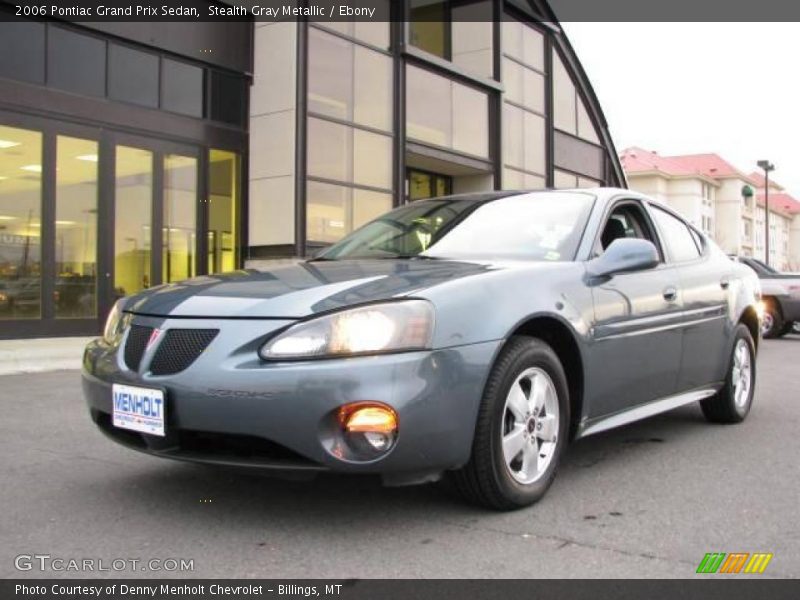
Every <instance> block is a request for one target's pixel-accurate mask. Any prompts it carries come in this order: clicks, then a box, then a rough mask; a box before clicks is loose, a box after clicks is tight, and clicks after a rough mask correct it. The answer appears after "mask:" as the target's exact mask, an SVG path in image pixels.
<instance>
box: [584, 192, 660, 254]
mask: <svg viewBox="0 0 800 600" xmlns="http://www.w3.org/2000/svg"><path fill="white" fill-rule="evenodd" d="M651 231H652V230H651V229H650V227H649V225H648V223H647V220H646V219H645V216H644V213H643V212H642V209H641V208H639V207H638V206H636V205H635V204H622V205H620V206H617V207H615V208H614V210H613V211H611V214H610V215H609V217H608V220H607V221H606V224H605V226H604V227H603V230H602V233H601V234H600V238H599V239H598V240H597V243H596V245H595V249H594V255H595V256H600V255H601V254H602V253H603V252H605V251H606V250H607V249H608V247H609V246H610V245H611V243H612V242H613V241H614V240H617V239H619V238H639V239H642V240H648V241H650V242H653V243H654V244H655V240H654V239H653V234H652V233H651Z"/></svg>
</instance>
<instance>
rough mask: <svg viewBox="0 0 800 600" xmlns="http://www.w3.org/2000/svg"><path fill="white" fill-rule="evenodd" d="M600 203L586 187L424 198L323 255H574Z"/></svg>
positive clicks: (530, 257) (540, 257) (555, 258)
mask: <svg viewBox="0 0 800 600" xmlns="http://www.w3.org/2000/svg"><path fill="white" fill-rule="evenodd" d="M593 202H594V196H593V195H591V194H589V193H581V192H532V193H529V194H521V195H516V196H507V197H505V198H497V199H494V200H489V201H480V200H476V199H469V198H458V197H454V198H439V199H434V200H421V201H417V202H414V203H413V204H409V205H407V206H403V207H401V208H398V209H395V210H393V211H391V212H389V213H386V214H385V215H383V216H382V217H380V218H378V219H376V220H375V221H372V222H370V223H368V224H366V225H365V226H363V227H361V228H360V229H358V230H356V231H354V232H353V233H351V234H350V235H348V236H347V237H345V238H344V239H342V240H341V241H339V242H337V243H336V244H334V245H333V246H331V247H330V248H328V249H327V250H326V251H325V252H323V253H322V254H321V255H320V256H319V258H320V259H323V260H345V259H355V258H359V259H361V258H414V257H419V258H509V259H525V260H547V261H559V260H573V258H574V256H575V252H576V251H577V248H578V243H579V242H580V237H581V233H582V232H583V229H584V226H585V224H586V220H587V219H588V217H589V212H590V211H591V208H592V204H593Z"/></svg>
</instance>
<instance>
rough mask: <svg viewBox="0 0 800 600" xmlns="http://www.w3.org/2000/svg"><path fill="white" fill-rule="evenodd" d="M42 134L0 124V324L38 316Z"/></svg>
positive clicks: (40, 272)
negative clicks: (5, 321)
mask: <svg viewBox="0 0 800 600" xmlns="http://www.w3.org/2000/svg"><path fill="white" fill-rule="evenodd" d="M41 196H42V134H41V133H40V132H38V131H29V130H27V129H18V128H15V127H3V126H2V125H0V320H7V319H38V318H39V317H40V316H41V314H42V282H41V274H42V248H41V214H42V213H41Z"/></svg>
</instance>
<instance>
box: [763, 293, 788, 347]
mask: <svg viewBox="0 0 800 600" xmlns="http://www.w3.org/2000/svg"><path fill="white" fill-rule="evenodd" d="M782 330H783V316H782V315H781V311H780V308H778V306H777V304H776V303H775V301H774V300H773V301H767V302H766V307H765V308H764V318H763V319H762V321H761V337H763V338H764V339H765V340H770V339H774V338H776V337H778V336H779V335H780V334H781V331H782Z"/></svg>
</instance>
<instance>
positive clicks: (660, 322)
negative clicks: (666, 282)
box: [595, 304, 725, 342]
mask: <svg viewBox="0 0 800 600" xmlns="http://www.w3.org/2000/svg"><path fill="white" fill-rule="evenodd" d="M692 317H697V318H692ZM724 317H725V306H724V305H722V304H719V305H716V306H711V307H704V308H693V309H689V310H676V311H673V312H669V313H666V314H657V315H648V316H645V317H638V318H635V319H622V320H619V321H615V322H613V323H604V324H602V325H599V326H597V327H596V328H595V334H596V335H595V339H596V340H597V341H598V342H602V341H604V340H613V339H616V338H620V337H628V336H634V335H643V334H648V333H653V332H657V331H667V330H669V329H678V328H682V327H691V326H693V325H698V324H700V323H706V322H708V321H714V320H716V319H722V318H724ZM687 318H688V319H690V320H687ZM642 326H644V328H641V329H640V327H642ZM604 332H608V333H607V334H606V335H602V334H603V333H604ZM597 334H600V335H597Z"/></svg>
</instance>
